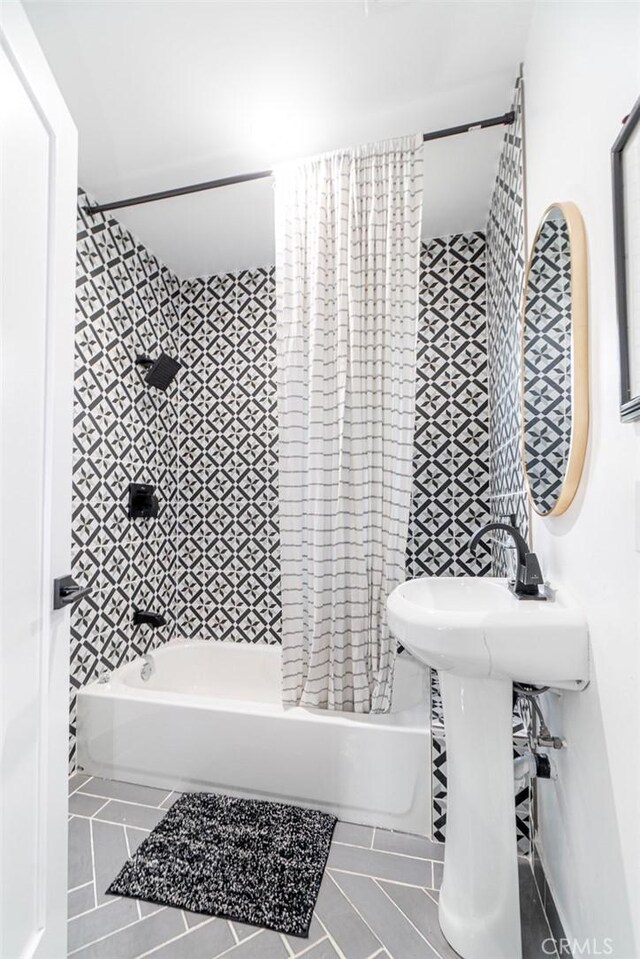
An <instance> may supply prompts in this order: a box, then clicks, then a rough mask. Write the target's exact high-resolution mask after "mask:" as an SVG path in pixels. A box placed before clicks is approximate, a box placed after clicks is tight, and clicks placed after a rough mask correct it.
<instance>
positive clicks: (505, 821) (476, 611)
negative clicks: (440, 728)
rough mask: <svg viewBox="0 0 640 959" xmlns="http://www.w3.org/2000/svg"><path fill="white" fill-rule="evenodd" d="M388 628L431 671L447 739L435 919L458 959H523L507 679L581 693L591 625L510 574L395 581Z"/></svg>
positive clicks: (564, 602) (562, 600) (558, 597)
mask: <svg viewBox="0 0 640 959" xmlns="http://www.w3.org/2000/svg"><path fill="white" fill-rule="evenodd" d="M387 612H388V622H389V628H390V629H391V632H392V633H393V634H394V636H395V637H396V638H397V639H398V640H400V642H401V643H402V644H403V645H404V646H406V648H407V649H408V650H410V651H411V652H412V653H413V655H414V656H416V658H418V659H420V660H422V661H423V662H425V663H427V664H428V665H429V666H432V667H434V668H435V669H437V670H438V673H439V678H440V689H441V692H442V702H443V707H444V725H445V734H446V738H447V794H448V795H447V842H446V845H445V856H444V875H443V880H442V888H441V890H440V899H439V906H438V914H439V919H440V925H441V927H442V931H443V933H444V935H445V937H446V938H447V939H448V940H449V942H450V943H451V945H452V946H453V948H454V949H455V950H456V951H457V952H458V953H459V954H460V955H461V956H463V957H464V959H522V946H521V934H520V905H519V896H518V863H517V846H516V828H515V813H514V774H513V741H512V720H511V715H512V689H513V682H514V680H515V681H519V682H523V683H533V684H535V685H544V686H554V687H557V688H559V689H564V690H574V691H576V690H580V689H582V688H583V687H584V686H585V685H586V684H587V682H588V680H589V642H588V634H587V626H586V622H585V620H584V617H583V616H582V614H581V612H580V610H579V609H578V608H577V607H576V606H575V605H574V604H572V603H571V602H570V600H569V599H568V597H566V596H565V595H564V593H563V591H562V590H559V591H558V592H557V593H556V594H555V596H554V598H553V599H552V600H548V601H547V602H535V601H527V600H518V599H516V597H515V596H514V595H513V594H512V593H511V592H510V591H509V589H508V584H507V580H506V579H497V578H491V577H479V578H471V577H460V578H455V577H423V578H422V579H414V580H410V581H408V582H406V583H402V584H401V585H400V586H398V587H397V588H396V589H395V590H394V591H393V592H392V593H391V595H390V596H389V599H388V603H387Z"/></svg>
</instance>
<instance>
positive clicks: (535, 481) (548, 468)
mask: <svg viewBox="0 0 640 959" xmlns="http://www.w3.org/2000/svg"><path fill="white" fill-rule="evenodd" d="M569 243H570V240H569V227H568V226H567V223H566V222H565V220H564V219H552V218H549V219H547V220H546V221H545V223H544V225H543V227H542V229H541V230H540V233H539V234H538V237H537V240H536V244H535V250H536V252H535V256H534V257H533V258H532V264H531V269H530V271H529V276H528V279H527V302H526V317H527V321H526V323H525V329H524V355H525V357H526V360H525V363H524V386H525V410H526V423H527V441H526V446H525V461H526V466H527V476H528V479H529V488H530V490H531V495H532V497H533V499H534V502H535V505H536V509H538V510H540V512H542V513H547V512H549V511H550V510H551V509H553V507H554V506H555V504H556V503H557V501H558V497H559V496H560V491H561V489H562V484H563V480H564V476H565V473H566V468H567V461H568V459H569V450H570V447H571V364H570V362H569V358H570V355H571V257H570V253H569Z"/></svg>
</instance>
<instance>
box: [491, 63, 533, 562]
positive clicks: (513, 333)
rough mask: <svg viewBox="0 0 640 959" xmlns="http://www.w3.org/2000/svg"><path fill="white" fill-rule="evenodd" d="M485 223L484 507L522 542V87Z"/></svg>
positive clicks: (502, 553)
mask: <svg viewBox="0 0 640 959" xmlns="http://www.w3.org/2000/svg"><path fill="white" fill-rule="evenodd" d="M513 109H514V111H515V114H516V120H515V123H514V124H513V125H512V126H510V127H507V130H506V133H505V137H504V144H503V147H502V152H501V155H500V160H499V165H498V173H497V176H496V182H495V187H494V190H493V196H492V198H491V206H490V210H489V218H488V221H487V324H488V355H489V397H490V404H489V405H490V411H491V412H490V423H489V435H490V437H491V444H490V445H491V454H490V501H491V516H492V519H494V520H504V521H506V520H507V517H508V516H509V515H511V514H513V515H515V517H516V522H517V525H518V527H519V528H520V530H521V531H522V533H523V534H524V535H525V536H526V535H527V531H528V525H529V522H528V516H529V511H528V505H527V498H526V494H525V485H524V475H523V472H522V464H521V460H520V381H519V376H520V372H519V370H520V307H521V297H522V288H523V283H524V267H525V207H524V142H523V124H524V120H523V87H522V78H519V80H518V82H517V84H516V89H515V95H514V103H513ZM511 553H512V550H511V549H509V550H508V551H507V550H505V549H504V547H503V546H502V545H501V544H500V542H499V541H497V540H496V541H494V555H493V572H494V575H496V576H504V575H506V574H507V572H508V570H509V569H510V564H511V562H512V559H511V555H510V554H511Z"/></svg>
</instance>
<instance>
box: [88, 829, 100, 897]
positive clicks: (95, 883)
mask: <svg viewBox="0 0 640 959" xmlns="http://www.w3.org/2000/svg"><path fill="white" fill-rule="evenodd" d="M89 843H90V847H91V870H92V873H93V905H94V907H95V908H97V906H98V880H97V877H96V855H95V850H94V847H93V828H92V826H91V820H89Z"/></svg>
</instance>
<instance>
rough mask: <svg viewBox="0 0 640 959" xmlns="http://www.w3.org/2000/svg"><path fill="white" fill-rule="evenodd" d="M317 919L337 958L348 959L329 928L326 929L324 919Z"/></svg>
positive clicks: (317, 917)
mask: <svg viewBox="0 0 640 959" xmlns="http://www.w3.org/2000/svg"><path fill="white" fill-rule="evenodd" d="M316 919H317V920H318V924H319V926H320V928H321V929H324V933H325V938H326V939H328V940H329V942H330V943H331V945H332V946H333V948H334V949H335V951H336V954H337V956H338V959H347V957H346V956H345V954H344V952H343V951H342V949H341V948H340V946H339V945H338V943H337V942H336V941H335V939H334V938H333V936H332V935H331V933H330V932H329V930H328V929H327V927H326V926H325V924H324V923H323V921H322V919H321V918H320V916H316ZM376 938H377V936H376Z"/></svg>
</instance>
